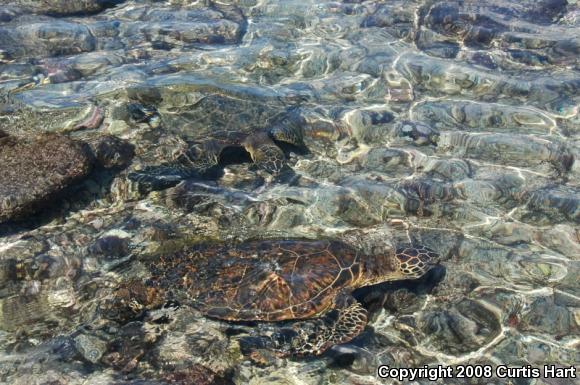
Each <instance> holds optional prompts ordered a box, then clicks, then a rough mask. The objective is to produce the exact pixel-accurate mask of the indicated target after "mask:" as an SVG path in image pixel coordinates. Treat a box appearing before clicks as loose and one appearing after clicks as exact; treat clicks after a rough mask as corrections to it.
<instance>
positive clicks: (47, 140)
mask: <svg viewBox="0 0 580 385" xmlns="http://www.w3.org/2000/svg"><path fill="white" fill-rule="evenodd" d="M92 159H93V158H92V156H91V154H90V152H89V150H88V148H87V147H86V145H84V144H83V143H80V142H77V141H74V140H71V139H69V138H67V137H65V136H62V135H56V134H48V135H43V136H40V137H37V138H35V139H32V140H21V139H17V138H12V137H6V136H5V137H4V138H2V139H1V140H0V222H3V221H6V220H8V219H14V218H19V217H21V216H22V215H24V214H28V213H31V212H34V211H36V210H38V209H41V208H43V207H45V206H47V205H49V204H50V203H51V201H52V200H53V199H54V198H56V197H58V196H59V195H60V194H61V193H62V192H63V191H64V190H65V189H66V188H67V187H69V186H71V185H72V184H74V183H75V182H78V181H80V180H81V179H83V178H84V177H86V176H87V175H88V174H89V173H90V172H91V169H92V162H93V161H92Z"/></svg>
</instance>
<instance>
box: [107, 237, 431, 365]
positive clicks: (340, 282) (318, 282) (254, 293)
mask: <svg viewBox="0 0 580 385" xmlns="http://www.w3.org/2000/svg"><path fill="white" fill-rule="evenodd" d="M437 259H438V256H437V254H436V253H434V252H433V251H431V250H428V249H426V248H424V247H406V248H399V249H397V250H396V251H392V252H390V253H387V254H382V255H364V254H362V253H361V252H359V251H357V250H356V249H354V248H353V247H351V246H349V245H348V244H346V243H343V242H341V241H335V240H332V241H311V240H285V241H272V240H267V241H251V242H246V243H242V244H239V245H236V246H226V245H223V244H222V245H218V244H208V245H199V246H196V247H194V248H193V249H191V250H189V251H187V252H183V253H178V254H174V255H170V256H166V257H163V258H160V259H158V260H156V261H154V262H152V263H151V266H150V267H151V271H152V278H151V279H150V280H149V281H147V282H146V283H145V284H143V285H135V284H133V285H127V286H125V287H123V288H122V289H120V290H118V292H117V295H116V299H117V303H116V304H117V305H119V304H120V303H119V301H120V302H124V303H125V305H127V306H130V307H131V308H132V309H134V310H135V309H143V308H144V307H146V306H147V305H148V304H151V303H156V304H159V303H160V301H158V297H159V296H158V295H153V293H163V296H162V297H163V298H164V300H165V299H168V298H169V299H174V300H177V301H178V302H181V301H184V300H185V301H186V302H189V303H190V304H191V305H192V306H194V307H195V308H197V309H199V310H200V311H201V312H203V313H204V314H205V315H206V316H208V317H210V318H217V319H221V320H226V321H267V322H276V321H287V320H306V319H309V320H310V319H312V320H311V321H309V322H310V324H311V325H312V322H313V323H314V327H313V328H309V330H310V331H309V332H307V331H305V329H304V328H301V327H300V322H297V323H295V326H294V327H291V328H290V329H288V328H285V329H284V330H285V331H286V332H285V333H282V334H281V333H276V334H277V335H278V337H272V338H270V343H269V345H268V346H266V348H268V349H271V350H274V351H276V352H278V353H279V354H282V355H308V354H315V355H317V354H321V353H322V352H324V351H325V350H326V349H328V348H329V347H330V346H332V345H335V344H340V343H344V342H347V341H350V340H351V339H352V338H354V337H355V336H357V335H358V334H359V333H360V332H361V331H362V330H363V329H364V327H365V325H366V323H367V311H366V310H365V308H364V307H363V306H362V305H361V304H360V303H359V302H357V301H356V300H355V299H354V297H353V296H352V295H351V293H352V291H353V290H354V289H356V288H359V287H363V286H368V285H374V284H377V283H381V282H385V281H396V280H405V279H415V278H419V277H421V276H422V275H423V274H425V273H426V272H427V271H428V270H429V269H431V267H432V266H433V265H434V264H435V263H436V262H437ZM155 298H157V299H155ZM289 330H290V331H291V332H290V333H288V331H289Z"/></svg>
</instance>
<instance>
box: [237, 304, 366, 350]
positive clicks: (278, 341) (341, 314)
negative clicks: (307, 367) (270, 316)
mask: <svg viewBox="0 0 580 385" xmlns="http://www.w3.org/2000/svg"><path fill="white" fill-rule="evenodd" d="M366 324H367V311H366V309H365V308H364V307H363V306H362V305H361V304H360V303H359V302H357V301H356V300H355V299H354V298H353V297H352V296H350V295H346V294H345V295H341V296H339V297H337V299H336V302H335V308H334V309H332V310H331V311H329V312H327V313H325V314H324V315H323V316H322V317H320V318H316V319H313V320H304V321H298V322H294V323H292V324H291V325H290V326H289V327H280V328H278V329H277V330H275V331H273V332H272V333H271V334H270V335H260V336H257V337H245V338H242V339H241V340H240V346H241V348H242V352H244V353H245V354H249V355H252V354H253V353H254V351H256V350H260V349H267V350H273V351H275V352H276V353H278V354H279V355H281V356H293V355H295V356H306V355H320V354H322V353H324V352H325V351H326V350H327V349H328V348H330V347H332V346H334V345H338V344H343V343H346V342H349V341H350V340H352V339H353V338H354V337H356V336H358V335H359V334H360V333H361V332H362V331H363V330H364V328H365V326H366Z"/></svg>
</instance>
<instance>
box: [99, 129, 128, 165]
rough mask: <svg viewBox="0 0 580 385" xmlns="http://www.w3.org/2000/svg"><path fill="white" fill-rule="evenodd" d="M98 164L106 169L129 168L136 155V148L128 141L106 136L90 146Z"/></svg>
mask: <svg viewBox="0 0 580 385" xmlns="http://www.w3.org/2000/svg"><path fill="white" fill-rule="evenodd" d="M90 147H91V150H92V152H93V155H94V156H95V158H96V160H97V162H98V163H99V164H100V165H101V166H102V167H104V168H122V167H125V166H127V165H128V164H129V163H130V162H131V160H132V159H133V155H134V153H135V152H134V147H133V145H131V144H130V143H128V142H127V141H124V140H122V139H119V138H117V137H115V136H110V135H106V136H103V137H101V138H99V139H98V140H97V141H96V142H94V143H91V144H90Z"/></svg>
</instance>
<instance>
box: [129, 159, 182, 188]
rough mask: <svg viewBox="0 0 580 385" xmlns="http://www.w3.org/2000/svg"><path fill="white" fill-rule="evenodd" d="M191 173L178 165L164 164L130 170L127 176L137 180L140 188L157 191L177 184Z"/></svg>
mask: <svg viewBox="0 0 580 385" xmlns="http://www.w3.org/2000/svg"><path fill="white" fill-rule="evenodd" d="M189 174H190V173H188V172H185V170H181V169H180V168H178V167H175V166H172V165H171V166H170V165H165V166H163V165H162V166H150V167H146V168H144V169H143V170H139V171H133V172H130V173H129V174H128V175H127V178H129V179H130V180H132V181H134V182H137V183H138V184H139V188H140V189H141V190H143V191H157V190H163V189H166V188H169V187H173V186H175V185H177V184H178V183H179V182H181V181H182V180H184V179H186V178H188V176H189Z"/></svg>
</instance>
